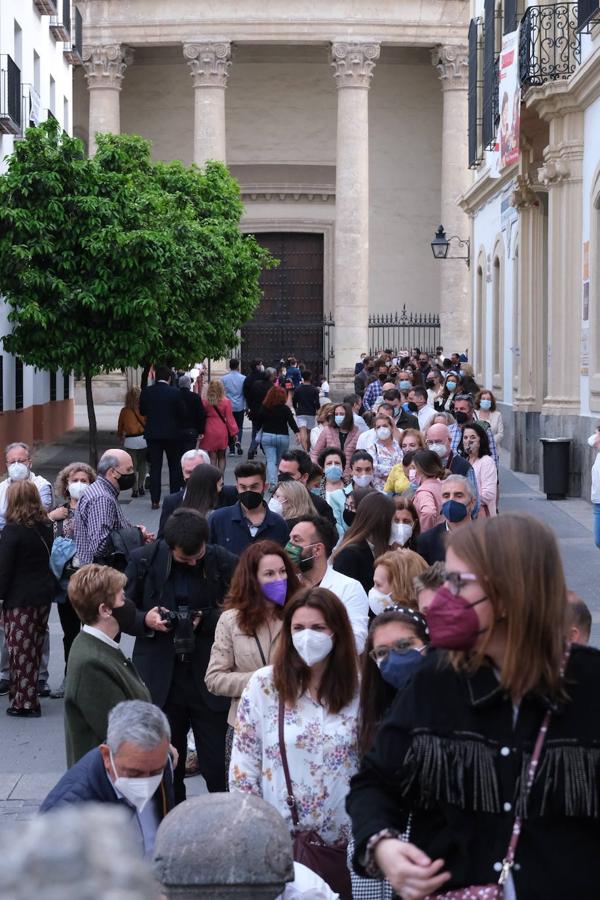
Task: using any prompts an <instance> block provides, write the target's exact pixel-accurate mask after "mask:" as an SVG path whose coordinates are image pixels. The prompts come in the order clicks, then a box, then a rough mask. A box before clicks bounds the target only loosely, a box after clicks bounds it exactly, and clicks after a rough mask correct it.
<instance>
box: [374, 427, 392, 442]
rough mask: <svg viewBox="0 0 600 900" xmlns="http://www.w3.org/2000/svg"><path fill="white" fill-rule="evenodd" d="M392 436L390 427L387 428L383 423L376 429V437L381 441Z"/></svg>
mask: <svg viewBox="0 0 600 900" xmlns="http://www.w3.org/2000/svg"><path fill="white" fill-rule="evenodd" d="M391 436H392V429H391V428H388V427H387V426H385V425H382V426H381V428H378V429H377V437H378V438H380V439H381V440H382V441H387V439H388V438H389V437H391Z"/></svg>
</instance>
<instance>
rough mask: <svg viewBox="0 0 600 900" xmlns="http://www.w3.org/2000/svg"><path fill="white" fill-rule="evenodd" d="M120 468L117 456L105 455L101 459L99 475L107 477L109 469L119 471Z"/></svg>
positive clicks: (112, 454)
mask: <svg viewBox="0 0 600 900" xmlns="http://www.w3.org/2000/svg"><path fill="white" fill-rule="evenodd" d="M118 468H119V460H118V457H116V456H115V454H114V453H110V452H108V453H105V454H104V455H103V456H101V457H100V462H99V463H98V469H97V471H98V475H102V476H103V477H104V475H106V473H107V472H108V470H109V469H118Z"/></svg>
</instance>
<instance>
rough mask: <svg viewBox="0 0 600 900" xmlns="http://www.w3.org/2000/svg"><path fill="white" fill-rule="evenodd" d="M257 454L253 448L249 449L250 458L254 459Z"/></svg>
mask: <svg viewBox="0 0 600 900" xmlns="http://www.w3.org/2000/svg"><path fill="white" fill-rule="evenodd" d="M255 456H256V453H252V451H251V450H248V459H254V457H255Z"/></svg>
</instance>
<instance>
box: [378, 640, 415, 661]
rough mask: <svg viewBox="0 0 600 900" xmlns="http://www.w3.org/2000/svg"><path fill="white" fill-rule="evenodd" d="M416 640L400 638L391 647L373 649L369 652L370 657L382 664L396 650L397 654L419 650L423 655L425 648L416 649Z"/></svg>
mask: <svg viewBox="0 0 600 900" xmlns="http://www.w3.org/2000/svg"><path fill="white" fill-rule="evenodd" d="M416 640H418V638H399V639H398V640H397V641H392V643H391V644H390V646H389V647H373V649H372V650H369V656H370V657H371V659H372V660H373V662H375V663H380V662H381V661H382V660H384V659H385V658H386V656H388V654H389V653H390V652H391V651H392V650H395V651H396V653H408V651H409V650H418V651H419V653H422V652H423V650H425V647H424V646H421V647H415V641H416Z"/></svg>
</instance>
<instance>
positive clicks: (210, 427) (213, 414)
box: [198, 379, 238, 472]
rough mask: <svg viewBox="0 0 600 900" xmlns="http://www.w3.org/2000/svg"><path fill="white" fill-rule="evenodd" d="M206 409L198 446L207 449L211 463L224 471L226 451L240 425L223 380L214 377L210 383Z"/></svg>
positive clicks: (207, 390)
mask: <svg viewBox="0 0 600 900" xmlns="http://www.w3.org/2000/svg"><path fill="white" fill-rule="evenodd" d="M204 411H205V413H206V424H205V426H204V435H203V437H202V440H200V441H199V443H198V446H199V447H200V449H201V450H206V452H207V453H208V455H209V457H210V462H211V465H213V466H217V468H219V469H220V470H221V472H224V471H225V465H226V462H227V460H226V456H225V451H226V450H227V447H228V446H229V438H230V437H234V436H237V433H238V426H237V422H236V421H235V419H234V418H233V410H232V406H231V400H228V399H227V397H226V396H225V388H224V387H223V384H222V382H221V381H217V380H215V379H213V380H212V381H210V382H209V383H208V387H207V389H206V401H205V403H204Z"/></svg>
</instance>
